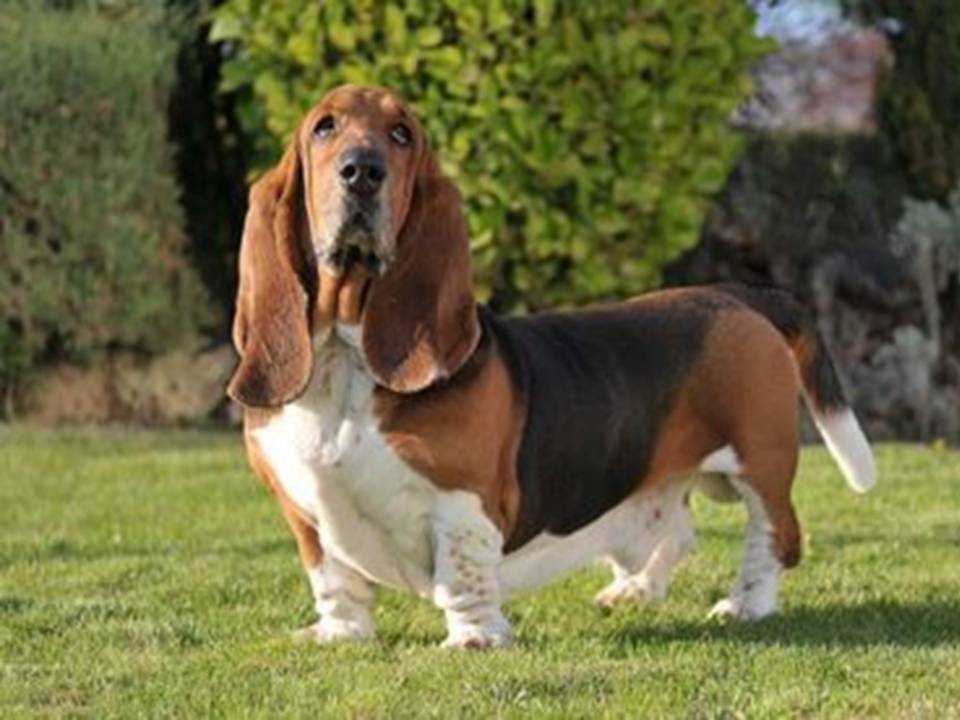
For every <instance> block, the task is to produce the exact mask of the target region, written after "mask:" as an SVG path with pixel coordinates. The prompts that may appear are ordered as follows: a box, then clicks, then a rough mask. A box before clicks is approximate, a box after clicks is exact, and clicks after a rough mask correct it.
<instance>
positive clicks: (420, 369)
mask: <svg viewBox="0 0 960 720" xmlns="http://www.w3.org/2000/svg"><path fill="white" fill-rule="evenodd" d="M428 152H429V151H424V153H425V157H424V159H423V160H422V161H421V163H420V170H419V171H418V175H417V178H416V180H415V185H414V189H413V195H412V198H411V201H410V208H409V210H408V211H407V215H406V220H405V221H404V224H403V226H402V228H401V230H400V233H399V235H398V238H397V255H396V259H395V260H394V261H393V263H392V264H391V265H390V267H389V269H388V270H387V272H386V273H385V274H384V276H383V277H381V278H378V279H377V280H375V281H374V282H373V284H372V287H371V289H370V297H369V298H368V300H367V303H366V305H365V307H364V310H363V318H362V322H363V351H364V355H365V356H366V360H367V364H368V366H369V369H370V372H371V373H372V375H373V377H374V379H375V380H376V381H377V383H378V384H380V385H383V386H385V387H387V388H389V389H391V390H393V391H394V392H399V393H412V392H417V391H418V390H422V389H424V388H425V387H427V386H429V385H431V384H432V383H434V382H436V381H438V380H442V379H444V378H448V377H450V376H452V375H453V374H454V373H456V372H457V370H459V369H460V367H461V366H462V365H463V364H464V363H465V362H466V361H467V359H468V358H469V357H470V355H471V354H472V353H473V351H474V349H475V348H476V346H477V343H478V342H479V340H480V324H479V321H478V320H477V308H476V303H475V302H474V298H473V283H472V278H471V267H470V246H469V241H468V235H467V226H466V221H465V220H464V217H463V213H462V211H461V209H460V193H459V192H458V191H457V189H456V187H455V186H454V185H453V183H451V182H450V181H449V180H447V179H446V178H444V177H443V176H442V175H441V174H440V172H439V170H438V169H437V166H436V162H435V161H434V160H433V158H432V157H431V156H430V155H429V154H428Z"/></svg>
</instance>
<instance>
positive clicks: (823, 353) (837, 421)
mask: <svg viewBox="0 0 960 720" xmlns="http://www.w3.org/2000/svg"><path fill="white" fill-rule="evenodd" d="M717 288H718V289H719V290H721V291H723V292H724V293H726V294H728V295H732V296H734V297H735V298H737V299H738V300H739V301H740V302H742V303H744V304H745V305H747V306H748V307H750V308H751V309H752V310H754V311H755V312H758V313H760V314H761V315H763V316H764V317H765V318H767V320H769V321H770V322H771V323H772V324H773V325H774V326H775V327H776V328H777V329H778V330H779V331H780V332H781V333H783V336H784V338H786V340H787V344H788V345H789V346H790V349H791V350H792V351H793V356H794V358H796V361H797V365H798V366H799V368H800V378H801V380H802V382H803V396H804V400H805V401H806V404H807V408H808V409H809V410H810V414H811V415H812V416H813V422H814V423H815V424H816V426H817V430H819V431H820V434H821V435H822V436H823V440H824V442H825V443H826V446H827V449H828V450H829V451H830V455H832V456H833V459H834V460H835V461H836V463H837V465H839V467H840V471H841V472H842V473H843V476H844V478H846V480H847V484H848V485H849V486H850V487H851V488H852V489H853V490H854V491H856V492H858V493H865V492H867V491H868V490H870V488H872V487H873V486H874V485H875V484H876V482H877V467H876V462H875V460H874V457H873V451H872V450H871V449H870V444H869V443H868V442H867V438H866V437H865V436H864V434H863V430H862V429H861V428H860V423H858V422H857V418H856V415H854V413H853V409H852V408H851V407H850V402H849V400H848V399H847V395H846V393H845V392H844V390H843V385H842V384H841V383H840V377H839V375H838V374H837V369H836V366H835V365H834V363H833V358H832V357H831V355H830V350H829V348H828V347H827V345H826V343H825V342H824V339H823V336H822V335H821V334H820V332H819V330H817V327H816V325H815V324H814V323H813V321H812V320H811V318H810V316H809V313H807V312H806V310H805V309H804V308H803V306H801V305H800V303H799V302H797V300H796V298H794V297H793V295H791V294H790V293H789V292H786V291H785V290H779V289H776V288H758V287H748V286H745V285H735V284H724V285H718V286H717Z"/></svg>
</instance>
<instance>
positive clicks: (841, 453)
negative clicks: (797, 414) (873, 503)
mask: <svg viewBox="0 0 960 720" xmlns="http://www.w3.org/2000/svg"><path fill="white" fill-rule="evenodd" d="M807 407H809V408H810V414H811V415H812V416H813V422H814V423H815V424H816V426H817V429H818V430H819V431H820V434H821V435H822V436H823V441H824V442H825V443H826V445H827V450H829V451H830V455H832V456H833V459H834V460H835V461H836V463H837V465H839V466H840V472H842V473H843V477H844V478H846V480H847V484H848V485H849V486H850V487H851V489H853V490H854V491H855V492H858V493H865V492H867V491H868V490H870V488H872V487H873V486H874V485H876V483H877V465H876V461H875V460H874V458H873V451H872V450H871V449H870V444H869V443H868V442H867V438H866V437H865V436H864V434H863V430H861V429H860V423H858V422H857V416H856V415H854V414H853V411H852V410H851V409H850V408H843V409H842V410H832V411H828V412H820V411H819V410H817V409H816V408H814V407H813V404H812V403H809V402H808V404H807Z"/></svg>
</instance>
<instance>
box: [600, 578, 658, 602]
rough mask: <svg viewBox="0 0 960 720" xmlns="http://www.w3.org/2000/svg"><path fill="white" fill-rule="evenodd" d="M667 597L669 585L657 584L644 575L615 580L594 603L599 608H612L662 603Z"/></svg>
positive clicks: (601, 592)
mask: <svg viewBox="0 0 960 720" xmlns="http://www.w3.org/2000/svg"><path fill="white" fill-rule="evenodd" d="M666 597H667V584H666V583H665V582H657V581H655V580H653V579H652V578H650V577H648V576H647V575H646V574H644V573H640V574H638V575H633V576H631V577H628V578H626V579H624V580H614V581H613V582H612V583H610V584H609V585H607V586H606V587H605V588H604V589H603V590H601V591H600V592H598V593H597V594H596V595H595V596H594V598H593V602H594V604H595V605H597V607H602V608H612V607H614V606H615V605H622V604H625V603H631V602H635V603H652V602H661V601H662V600H664V599H665V598H666Z"/></svg>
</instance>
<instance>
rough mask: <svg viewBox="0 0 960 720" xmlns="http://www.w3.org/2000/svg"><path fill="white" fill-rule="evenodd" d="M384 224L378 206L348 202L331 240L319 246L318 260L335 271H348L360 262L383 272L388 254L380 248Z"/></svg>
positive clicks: (377, 272) (380, 273) (371, 269)
mask: <svg viewBox="0 0 960 720" xmlns="http://www.w3.org/2000/svg"><path fill="white" fill-rule="evenodd" d="M381 225H382V224H381V222H380V212H379V208H378V207H376V206H374V207H369V206H367V205H366V204H361V203H347V207H345V208H344V213H343V220H342V221H341V222H340V224H339V226H338V227H337V229H336V231H335V232H334V233H332V240H331V241H330V242H328V243H325V244H324V247H321V248H320V249H319V250H318V252H317V257H318V260H319V261H320V262H321V263H322V264H323V265H324V266H325V267H326V268H327V269H328V270H330V271H331V272H333V273H334V274H336V275H342V274H344V273H346V272H347V271H349V270H350V268H351V267H352V266H354V265H356V264H358V263H359V264H362V265H363V266H365V267H366V269H367V270H369V271H370V272H371V273H372V274H374V275H382V274H383V272H384V271H385V270H386V267H387V265H388V263H389V258H388V257H386V254H385V253H384V252H382V249H381V248H382V247H383V242H382V238H381V236H382V234H383V230H382V227H381Z"/></svg>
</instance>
